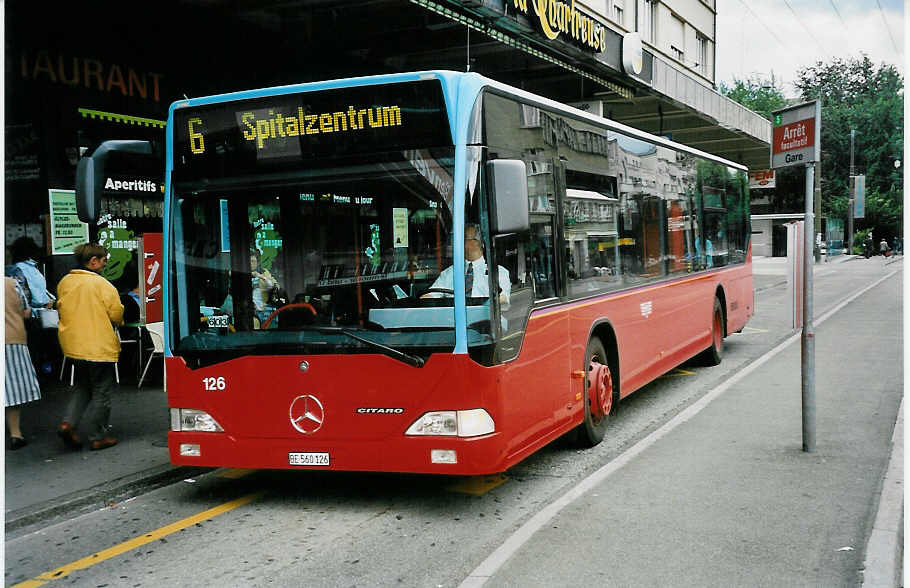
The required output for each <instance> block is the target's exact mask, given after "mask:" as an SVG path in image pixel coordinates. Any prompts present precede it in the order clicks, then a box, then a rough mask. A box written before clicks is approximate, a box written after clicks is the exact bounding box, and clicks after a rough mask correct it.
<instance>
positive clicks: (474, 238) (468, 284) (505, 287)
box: [421, 224, 512, 309]
mask: <svg viewBox="0 0 910 588" xmlns="http://www.w3.org/2000/svg"><path fill="white" fill-rule="evenodd" d="M479 237H480V226H479V225H476V224H467V225H465V228H464V258H465V262H466V264H465V276H464V281H465V295H466V296H467V297H468V298H487V297H489V295H490V286H489V280H488V279H487V278H486V276H487V262H486V260H485V259H484V257H483V242H482V241H481V240H480V239H479ZM498 271H499V303H500V305H502V308H503V309H507V308H508V307H509V296H510V294H511V292H512V283H511V282H510V281H509V270H507V269H506V268H504V267H502V266H501V265H500V266H498ZM453 273H454V272H453V270H452V266H449V267H447V268H446V269H444V270H442V272H440V274H439V277H437V278H436V281H435V282H433V285H432V286H430V290H431V291H430V292H427V293H426V294H424V295H423V296H421V298H442V297H443V296H445V295H447V294H443V293H442V292H432V290H433V289H434V288H439V289H442V290H452V287H453V284H452V274H453ZM474 276H480V278H479V279H474Z"/></svg>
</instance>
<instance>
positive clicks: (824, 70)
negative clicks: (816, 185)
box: [794, 55, 904, 238]
mask: <svg viewBox="0 0 910 588" xmlns="http://www.w3.org/2000/svg"><path fill="white" fill-rule="evenodd" d="M794 85H795V86H796V88H797V90H798V91H799V92H800V99H801V100H814V99H821V102H822V130H821V141H822V163H821V177H822V214H823V215H825V216H830V217H833V218H843V219H846V217H847V215H848V198H849V194H848V193H849V187H850V130H851V129H853V130H855V131H856V137H855V142H854V160H855V166H856V173H857V174H865V176H866V218H865V220H863V219H857V220H856V226H857V227H858V228H859V227H867V228H875V229H876V230H875V234H876V238H878V237H879V236H884V237H887V236H896V235H900V234H901V217H902V215H903V167H901V168H899V169H898V168H895V167H894V162H895V160H896V159H900V158H901V157H902V153H903V145H904V134H903V128H904V116H903V113H904V80H903V77H902V76H901V75H900V73H899V72H898V71H897V69H896V68H895V67H894V66H893V65H888V64H881V65H879V66H875V65H874V64H873V63H872V61H871V60H870V59H869V57H868V56H866V55H863V56H862V57H860V58H853V59H849V60H845V59H840V58H834V59H832V60H830V61H828V62H821V61H819V62H816V64H815V65H812V66H809V67H805V68H803V69H801V70H799V71H798V72H797V81H796V82H795V84H794ZM902 163H903V162H902Z"/></svg>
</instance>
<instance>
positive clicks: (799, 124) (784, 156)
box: [771, 100, 822, 453]
mask: <svg viewBox="0 0 910 588" xmlns="http://www.w3.org/2000/svg"><path fill="white" fill-rule="evenodd" d="M772 114H773V121H774V131H773V138H772V141H771V168H772V169H778V168H781V167H789V166H793V165H803V166H805V168H806V216H805V219H804V232H803V262H804V263H803V282H802V285H803V300H802V302H803V308H802V313H801V314H802V317H803V321H802V326H803V333H802V401H803V451H805V452H807V453H813V452H814V451H815V326H814V321H813V318H812V312H813V310H812V307H813V299H812V265H813V264H812V260H813V259H814V257H813V251H812V246H813V244H814V243H815V208H814V206H813V198H814V196H815V165H816V163H817V162H819V161H820V156H821V126H822V125H821V102H819V101H818V100H813V101H812V102H806V103H804V104H797V105H796V106H791V107H789V108H784V109H782V110H777V111H775V112H774V113H772Z"/></svg>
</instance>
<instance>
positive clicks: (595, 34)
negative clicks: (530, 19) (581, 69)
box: [512, 0, 607, 51]
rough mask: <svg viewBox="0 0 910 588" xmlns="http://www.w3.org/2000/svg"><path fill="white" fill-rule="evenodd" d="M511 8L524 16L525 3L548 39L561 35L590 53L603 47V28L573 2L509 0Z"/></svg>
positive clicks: (605, 37) (604, 32)
mask: <svg viewBox="0 0 910 588" xmlns="http://www.w3.org/2000/svg"><path fill="white" fill-rule="evenodd" d="M512 1H513V3H514V6H515V8H517V9H518V10H521V11H522V12H523V13H525V14H528V4H529V3H530V5H531V8H532V9H533V11H534V16H536V18H537V22H538V24H539V25H540V30H541V31H542V32H543V34H544V35H546V37H547V38H548V39H550V40H551V41H552V40H555V39H557V38H558V37H559V36H560V35H565V36H566V37H568V38H569V39H571V40H572V41H574V42H575V43H577V44H579V45H582V46H583V47H585V48H588V49H591V50H594V51H603V50H605V49H606V48H607V31H606V28H605V27H604V26H603V25H602V24H601V23H600V22H598V21H596V20H594V19H593V18H591V17H590V16H588V15H587V14H585V13H583V12H581V11H580V10H578V9H576V8H575V0H571V1H570V2H562V1H560V0H512Z"/></svg>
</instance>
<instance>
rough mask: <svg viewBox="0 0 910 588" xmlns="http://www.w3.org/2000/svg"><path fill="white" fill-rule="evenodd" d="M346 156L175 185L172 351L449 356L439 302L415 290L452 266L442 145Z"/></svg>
mask: <svg viewBox="0 0 910 588" xmlns="http://www.w3.org/2000/svg"><path fill="white" fill-rule="evenodd" d="M359 159H360V161H358V162H357V163H356V164H351V165H344V166H339V167H324V168H322V169H317V170H310V172H309V174H308V177H302V178H300V179H298V180H294V181H290V182H285V183H283V184H275V185H268V184H263V183H262V182H259V181H250V182H249V183H248V184H247V185H242V184H236V185H233V186H231V188H230V189H200V190H191V191H184V192H181V191H180V190H179V189H178V190H177V191H176V193H175V200H174V207H173V208H172V210H173V211H174V214H173V220H172V222H173V223H174V233H173V234H174V236H175V240H174V249H173V250H174V251H175V260H174V261H175V262H176V263H175V265H174V268H175V276H174V278H173V281H172V283H173V284H175V286H176V287H175V288H174V294H175V296H176V300H175V302H176V304H172V307H174V308H175V309H177V310H175V311H174V315H173V316H174V319H175V329H174V332H175V333H176V334H177V336H176V341H175V342H176V344H177V345H176V351H177V353H178V354H179V355H183V356H184V357H185V358H186V359H187V360H188V361H196V362H198V363H199V364H200V365H205V364H208V363H211V362H214V361H223V360H225V359H229V358H231V357H237V356H241V355H258V354H282V353H339V352H344V353H358V352H363V353H376V352H377V351H378V352H382V347H377V345H373V343H375V344H378V345H380V346H386V347H391V348H393V349H396V350H400V351H404V352H406V353H417V354H418V355H421V356H423V357H426V356H427V355H429V353H432V352H434V351H439V350H449V351H451V349H452V347H453V345H454V340H455V335H454V310H453V303H452V298H451V297H450V296H444V297H440V298H435V297H427V296H426V293H427V290H428V289H430V287H431V286H432V284H433V282H434V280H435V279H436V278H437V276H438V274H439V273H440V271H441V270H442V269H444V268H446V267H448V266H450V265H451V263H452V249H451V233H452V212H451V209H450V199H451V194H452V184H453V183H452V177H453V173H454V171H453V160H454V150H453V148H451V147H444V148H428V149H410V150H404V151H398V152H391V153H381V154H373V155H371V156H369V157H363V158H359ZM179 185H180V184H179V183H178V184H177V186H178V187H179ZM422 295H423V296H424V297H423V298H421V296H422ZM352 334H353V335H354V336H352ZM476 336H480V335H476Z"/></svg>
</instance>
